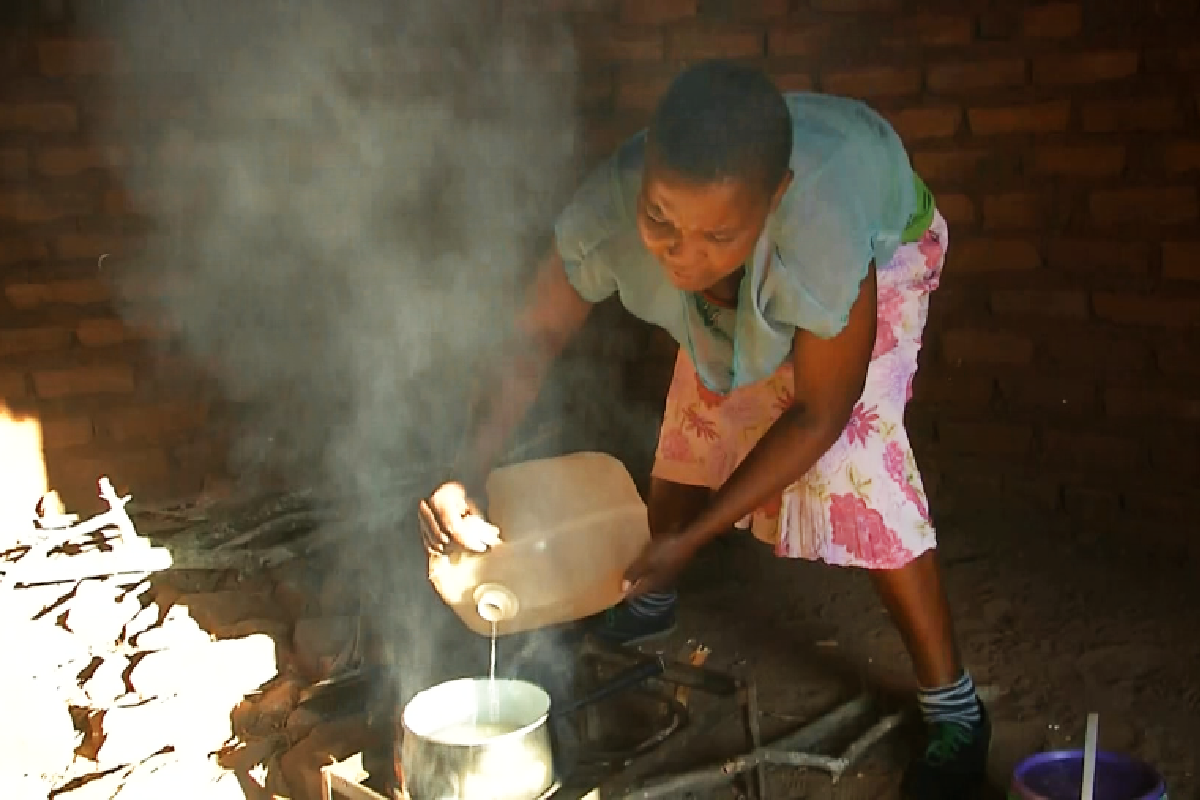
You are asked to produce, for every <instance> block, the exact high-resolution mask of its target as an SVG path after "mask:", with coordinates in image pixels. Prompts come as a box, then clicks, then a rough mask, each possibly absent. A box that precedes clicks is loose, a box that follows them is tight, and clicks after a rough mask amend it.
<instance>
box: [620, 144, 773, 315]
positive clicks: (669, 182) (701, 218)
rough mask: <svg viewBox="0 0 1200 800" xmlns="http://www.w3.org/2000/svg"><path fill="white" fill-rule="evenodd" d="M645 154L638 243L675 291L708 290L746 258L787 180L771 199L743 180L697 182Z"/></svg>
mask: <svg viewBox="0 0 1200 800" xmlns="http://www.w3.org/2000/svg"><path fill="white" fill-rule="evenodd" d="M646 155H647V158H646V165H645V169H644V173H643V176H642V191H641V193H640V194H639V195H638V203H637V220H638V231H639V232H640V233H641V236H642V242H643V243H644V244H645V246H646V249H647V250H649V251H650V252H651V253H652V254H653V255H654V257H655V258H657V259H658V262H659V263H660V264H662V267H663V270H664V271H665V272H666V275H667V278H668V280H670V281H671V283H672V284H673V285H674V286H675V287H676V288H678V289H682V290H684V291H689V292H698V291H703V290H705V289H709V288H711V287H713V286H714V285H716V284H717V283H719V282H720V281H721V280H722V279H723V278H725V277H727V276H729V275H730V274H732V273H734V272H736V271H737V270H738V269H739V268H740V267H741V266H742V265H743V264H744V263H746V260H747V259H748V258H750V254H751V253H752V252H753V250H754V245H755V244H756V243H757V242H758V237H759V234H760V233H762V230H763V227H764V226H765V225H766V222H767V217H768V216H769V215H770V214H771V212H772V211H774V210H775V207H776V206H777V205H778V204H779V200H780V199H782V197H783V194H784V192H785V191H786V189H787V185H788V183H789V181H788V180H785V181H784V182H783V185H781V186H780V187H779V190H778V191H777V192H776V193H775V195H774V196H773V197H772V196H767V195H765V194H764V193H763V192H762V191H761V190H760V189H759V188H758V187H757V186H755V185H754V184H752V183H750V182H748V181H742V180H723V181H718V182H716V183H710V184H697V183H695V182H693V181H690V180H688V179H686V178H683V177H681V176H679V175H678V174H675V173H672V172H670V171H668V170H667V169H665V168H663V167H660V166H658V165H656V164H655V163H654V162H655V160H654V158H653V155H652V150H648V152H647V154H646Z"/></svg>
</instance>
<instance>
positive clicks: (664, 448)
mask: <svg viewBox="0 0 1200 800" xmlns="http://www.w3.org/2000/svg"><path fill="white" fill-rule="evenodd" d="M659 452H660V453H661V454H662V457H663V458H664V459H666V460H667V461H679V462H682V463H685V464H686V463H689V462H691V461H694V460H695V458H696V454H695V453H694V452H693V451H692V443H691V440H689V439H688V437H687V434H686V433H684V432H683V431H682V430H681V429H680V428H672V429H671V430H669V431H665V432H664V433H663V435H662V441H661V442H660V443H659Z"/></svg>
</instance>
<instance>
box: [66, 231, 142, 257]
mask: <svg viewBox="0 0 1200 800" xmlns="http://www.w3.org/2000/svg"><path fill="white" fill-rule="evenodd" d="M134 245H135V243H134V242H133V241H132V240H130V239H129V238H127V237H124V236H112V235H103V234H87V233H68V234H65V235H63V236H59V237H58V238H57V239H55V240H54V254H55V255H56V256H58V257H59V258H62V259H66V260H68V261H72V260H77V261H95V262H99V259H100V257H101V256H103V255H109V256H120V255H127V254H128V253H130V252H131V251H132V250H133V249H134ZM109 263H110V264H111V263H112V262H109Z"/></svg>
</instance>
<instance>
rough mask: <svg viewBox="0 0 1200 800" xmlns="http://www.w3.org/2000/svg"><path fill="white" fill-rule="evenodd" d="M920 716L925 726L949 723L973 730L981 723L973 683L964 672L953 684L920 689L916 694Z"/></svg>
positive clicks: (968, 674)
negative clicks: (923, 719) (919, 705)
mask: <svg viewBox="0 0 1200 800" xmlns="http://www.w3.org/2000/svg"><path fill="white" fill-rule="evenodd" d="M917 700H918V702H920V704H921V716H922V717H924V718H925V722H926V724H929V725H933V724H937V723H950V724H953V725H962V726H963V727H964V728H973V727H975V726H976V725H978V724H979V723H980V722H982V721H983V718H982V715H981V714H980V711H979V695H978V694H977V693H976V692H975V681H973V680H971V674H970V673H969V672H964V673H963V674H962V677H961V678H959V679H958V680H957V681H955V682H954V683H951V684H948V685H946V686H942V687H939V688H937V689H921V690H920V692H918V694H917Z"/></svg>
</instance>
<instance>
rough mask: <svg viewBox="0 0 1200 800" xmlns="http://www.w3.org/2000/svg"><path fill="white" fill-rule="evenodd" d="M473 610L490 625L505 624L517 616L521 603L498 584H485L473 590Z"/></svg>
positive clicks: (510, 592)
mask: <svg viewBox="0 0 1200 800" xmlns="http://www.w3.org/2000/svg"><path fill="white" fill-rule="evenodd" d="M474 599H475V610H476V612H477V613H478V614H479V616H480V617H481V618H482V619H484V620H486V621H487V622H491V623H498V622H507V621H508V620H510V619H512V618H513V617H515V616H516V615H517V612H518V611H520V609H521V603H520V601H518V600H517V596H516V595H515V594H513V593H512V591H511V590H510V589H508V588H507V587H505V586H501V585H500V584H498V583H485V584H482V585H481V586H479V587H478V588H477V589H476V590H475V596H474Z"/></svg>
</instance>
